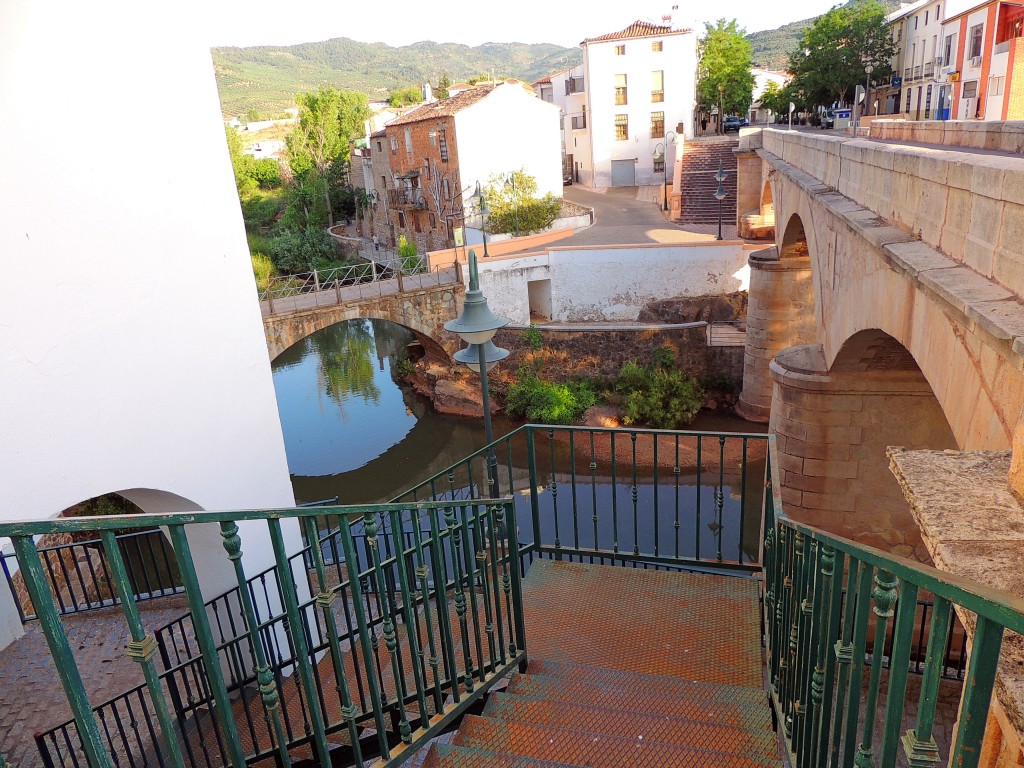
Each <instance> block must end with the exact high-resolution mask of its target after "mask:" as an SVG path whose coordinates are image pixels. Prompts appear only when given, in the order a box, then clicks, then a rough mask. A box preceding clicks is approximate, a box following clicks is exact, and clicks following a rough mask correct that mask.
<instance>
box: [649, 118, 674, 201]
mask: <svg viewBox="0 0 1024 768" xmlns="http://www.w3.org/2000/svg"><path fill="white" fill-rule="evenodd" d="M669 137H671V138H669ZM675 140H676V132H675V131H669V132H668V133H666V134H665V141H664V143H663V142H660V141H659V142H658V143H657V144H655V145H654V162H655V163H658V162H660V163H661V171H662V184H661V189H662V196H661V210H663V211H667V210H668V148H669V146H671V145H672V144H673V143H674V142H675ZM658 147H661V149H660V150H659V149H658Z"/></svg>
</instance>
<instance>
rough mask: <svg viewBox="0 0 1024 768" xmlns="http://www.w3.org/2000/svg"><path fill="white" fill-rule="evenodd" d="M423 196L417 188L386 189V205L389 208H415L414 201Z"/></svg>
mask: <svg viewBox="0 0 1024 768" xmlns="http://www.w3.org/2000/svg"><path fill="white" fill-rule="evenodd" d="M422 198H423V193H422V191H421V190H419V189H389V190H388V207H389V208H415V207H416V201H417V200H420V199H422Z"/></svg>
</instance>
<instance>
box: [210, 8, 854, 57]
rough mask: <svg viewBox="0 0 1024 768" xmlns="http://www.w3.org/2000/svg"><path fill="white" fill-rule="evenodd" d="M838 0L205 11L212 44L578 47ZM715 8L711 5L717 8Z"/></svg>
mask: <svg viewBox="0 0 1024 768" xmlns="http://www.w3.org/2000/svg"><path fill="white" fill-rule="evenodd" d="M837 1H838V0H787V1H786V2H783V3H779V2H766V1H765V0H717V2H714V3H708V2H703V3H694V2H685V1H680V2H679V3H678V10H675V11H672V10H671V9H672V3H671V2H652V1H651V0H636V2H634V3H631V4H629V6H630V7H629V8H627V7H626V6H625V5H623V4H621V3H616V2H612V1H611V0H597V1H596V2H594V0H589V1H588V0H576V1H575V2H572V1H570V2H564V1H563V2H551V0H517V2H514V3H494V2H481V1H480V0H476V1H475V2H468V0H446V2H444V3H442V4H438V3H436V2H425V1H424V0H385V2H384V3H382V4H381V5H379V6H378V5H376V4H374V3H360V4H355V3H347V2H343V1H342V0H296V2H293V3H290V4H287V5H282V4H281V3H280V1H279V0H245V2H244V3H243V2H238V0H229V1H228V2H225V1H224V0H218V1H217V2H212V3H208V4H207V6H206V7H204V9H203V15H202V19H203V26H204V27H205V28H206V30H207V32H208V34H209V42H210V45H211V46H229V45H234V46H252V45H294V44H295V43H308V42H317V41H320V40H327V39H330V38H332V37H349V38H352V39H354V40H359V41H361V42H383V43H387V44H388V45H393V46H399V45H408V44H410V43H415V42H419V41H421V40H433V41H434V42H439V43H447V42H454V43H463V44H465V45H471V46H475V45H480V44H481V43H485V42H518V43H556V44H558V45H563V46H575V45H578V44H579V42H580V41H581V40H582V39H583V38H585V37H593V36H596V35H602V34H605V33H608V32H617V31H618V30H620V29H623V28H625V27H627V26H629V24H631V23H632V22H633V21H635V20H637V19H648V20H660V19H661V17H662V15H663V14H666V13H672V16H673V19H672V25H673V26H674V27H676V28H679V27H695V28H699V29H703V22H705V21H713V20H715V19H718V18H726V19H733V18H735V19H737V20H738V21H739V24H740V26H741V27H745V28H746V30H747V31H748V32H756V31H758V30H762V29H772V28H774V27H778V26H781V25H783V24H787V23H789V22H791V21H798V20H800V19H806V18H808V17H811V16H817V15H818V14H821V13H824V12H825V11H827V10H828V9H829V8H831V7H832V5H834V4H835V3H836V2H837ZM711 9H713V11H712V10H711Z"/></svg>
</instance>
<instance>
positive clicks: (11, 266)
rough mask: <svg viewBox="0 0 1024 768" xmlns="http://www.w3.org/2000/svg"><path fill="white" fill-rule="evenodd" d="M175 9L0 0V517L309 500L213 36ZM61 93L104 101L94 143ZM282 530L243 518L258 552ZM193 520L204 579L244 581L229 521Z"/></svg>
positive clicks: (76, 99)
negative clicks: (280, 407) (235, 175)
mask: <svg viewBox="0 0 1024 768" xmlns="http://www.w3.org/2000/svg"><path fill="white" fill-rule="evenodd" d="M156 13H157V12H156V11H155V10H150V9H148V7H146V8H143V6H139V5H138V4H137V3H133V2H124V1H121V2H103V3H101V4H100V6H97V4H94V3H91V4H63V5H62V7H61V10H60V12H59V13H56V12H54V9H53V8H51V7H49V6H47V5H46V4H45V3H38V2H35V0H10V1H9V2H7V3H5V4H4V5H3V7H2V10H0V124H2V125H3V130H4V139H5V146H6V147H7V148H8V150H9V151H7V152H5V156H4V160H3V170H2V172H0V210H2V211H3V215H2V216H0V265H2V268H3V275H4V278H3V288H2V293H3V298H2V300H0V391H2V392H3V393H4V400H5V407H4V408H3V409H2V412H0V433H2V434H3V435H4V440H3V441H2V444H0V465H2V466H3V467H4V480H3V482H2V483H0V521H6V520H12V519H18V518H49V517H54V516H56V515H57V514H59V513H60V512H61V511H62V510H63V509H66V508H67V507H69V506H71V505H73V504H75V503H77V502H80V501H83V500H85V499H89V498H91V497H94V496H97V495H100V494H103V493H107V492H113V491H126V493H125V495H126V496H129V497H131V498H133V500H136V501H137V502H139V503H141V504H142V506H143V508H144V509H146V510H147V511H179V510H181V509H195V508H203V509H232V508H253V507H279V506H291V505H293V503H294V498H293V496H292V489H291V484H290V482H289V476H288V466H287V461H286V458H285V451H284V441H283V438H282V434H281V425H280V421H279V418H278V413H277V403H276V400H275V396H274V388H273V383H272V380H271V374H270V363H269V359H268V353H267V348H266V343H265V341H264V337H263V327H262V322H261V319H260V312H259V306H258V304H257V300H256V291H255V286H254V281H253V275H252V269H251V266H250V262H249V254H248V248H247V246H246V241H245V233H244V229H243V223H242V216H241V211H240V208H239V203H238V198H237V196H236V193H235V189H234V183H233V179H232V172H231V167H230V162H229V159H228V153H227V148H226V145H225V140H224V125H223V122H222V119H221V113H220V105H219V102H218V98H217V91H216V87H215V82H214V73H213V66H212V63H211V59H210V52H209V41H206V40H202V39H200V38H199V37H198V33H197V26H198V25H196V24H195V22H194V19H193V18H192V15H191V14H189V13H184V12H177V11H176V12H173V13H172V12H169V11H168V12H166V13H161V14H160V18H159V19H158V21H159V28H158V29H157V28H156V27H154V26H152V22H153V21H154V19H152V18H148V16H149V15H155V14H156ZM142 17H147V18H142ZM112 19H116V20H117V23H111V20H112ZM129 64H130V66H129ZM55 94H59V95H60V98H59V101H60V105H59V112H60V114H63V115H86V114H92V115H95V114H97V107H102V110H101V114H102V119H94V120H86V121H78V122H76V123H75V128H74V131H73V133H74V140H75V145H76V146H79V147H88V148H89V151H88V152H84V153H83V152H76V151H74V148H73V147H72V146H70V145H69V144H68V140H69V134H68V129H67V121H65V120H61V119H58V118H59V116H58V114H56V113H55V112H54V109H55V107H54V100H53V99H54V95H55ZM146 115H150V116H154V115H156V116H166V115H178V116H180V118H181V119H178V120H174V121H168V120H161V119H153V120H146V121H142V122H144V125H143V124H142V122H140V118H141V117H142V116H146ZM125 126H131V127H130V128H127V129H126V128H125ZM167 146H174V147H175V148H176V158H177V159H175V160H174V161H168V160H167V159H166V158H165V157H164V156H163V154H162V150H161V147H167ZM288 530H289V536H290V539H291V541H292V542H293V543H294V542H295V541H297V527H292V526H289V528H288ZM265 531H266V526H265V525H263V524H258V525H252V526H245V527H244V528H243V531H242V540H243V551H244V552H245V554H246V558H245V562H246V565H247V568H251V569H253V570H258V569H260V568H262V567H266V566H267V565H269V564H270V563H271V562H272V559H271V555H270V548H269V542H268V541H267V536H266V533H265ZM192 540H193V541H194V543H195V545H196V552H195V557H196V560H197V562H198V564H199V565H200V567H201V569H202V576H203V579H204V591H205V592H206V593H207V594H208V595H209V594H216V593H218V592H220V591H223V590H224V589H226V588H228V587H230V586H232V585H233V583H234V577H233V575H232V574H231V569H230V568H229V567H228V565H229V564H228V561H227V559H226V557H224V552H223V549H222V548H221V546H220V537H219V535H216V533H215V532H207V533H206V534H205V535H196V536H193V537H192ZM0 543H2V542H0Z"/></svg>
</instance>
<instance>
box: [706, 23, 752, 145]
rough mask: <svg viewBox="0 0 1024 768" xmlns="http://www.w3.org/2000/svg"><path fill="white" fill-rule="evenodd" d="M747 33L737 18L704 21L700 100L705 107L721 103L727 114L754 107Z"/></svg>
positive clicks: (740, 112)
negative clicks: (752, 105)
mask: <svg viewBox="0 0 1024 768" xmlns="http://www.w3.org/2000/svg"><path fill="white" fill-rule="evenodd" d="M744 34H745V30H743V29H740V28H739V27H738V26H737V24H736V19H733V20H732V21H728V22H727V21H726V20H725V19H719V20H718V21H717V22H715V24H714V25H711V24H709V23H705V24H704V37H703V39H702V40H701V41H700V63H699V64H698V66H697V102H698V104H699V105H700V108H701V109H703V110H705V111H708V112H710V111H711V109H712V108H713V107H715V106H720V107H721V110H722V113H723V114H726V113H728V114H744V113H746V111H747V110H748V109H749V108H750V103H751V101H752V94H753V91H754V76H753V75H752V74H751V72H750V57H751V52H752V48H751V46H750V41H749V40H747V39H746V38H745V37H744ZM719 125H721V120H720V121H719Z"/></svg>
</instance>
